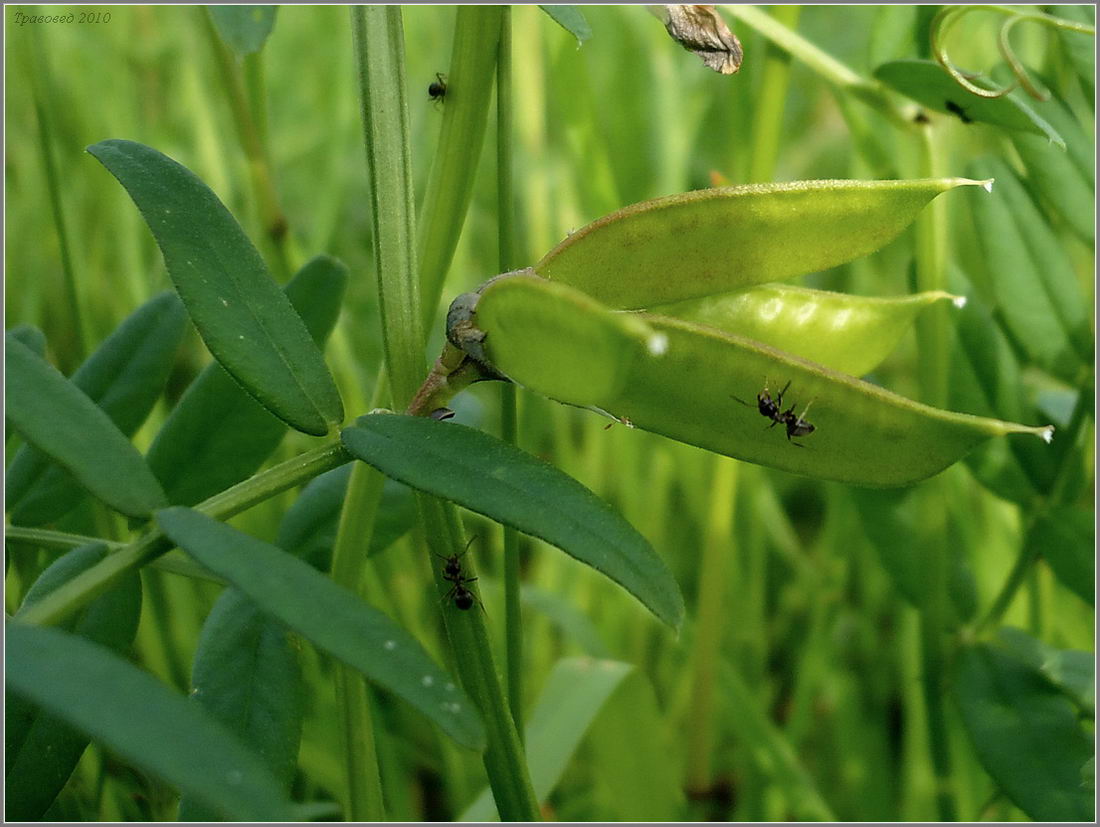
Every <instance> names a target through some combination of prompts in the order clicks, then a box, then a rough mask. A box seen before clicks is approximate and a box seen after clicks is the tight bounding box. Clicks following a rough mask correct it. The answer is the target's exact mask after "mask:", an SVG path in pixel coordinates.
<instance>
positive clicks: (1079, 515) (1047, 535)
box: [1027, 506, 1096, 606]
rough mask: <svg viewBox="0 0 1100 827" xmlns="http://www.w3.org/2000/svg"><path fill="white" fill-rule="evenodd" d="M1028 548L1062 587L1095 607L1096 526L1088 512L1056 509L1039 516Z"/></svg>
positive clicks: (1029, 538)
mask: <svg viewBox="0 0 1100 827" xmlns="http://www.w3.org/2000/svg"><path fill="white" fill-rule="evenodd" d="M1027 544H1028V545H1029V546H1031V548H1032V549H1033V550H1035V551H1036V552H1038V553H1039V554H1040V555H1041V556H1042V557H1043V559H1045V560H1046V561H1047V563H1048V564H1049V565H1050V569H1051V571H1053V572H1054V576H1055V577H1057V578H1058V580H1060V581H1061V583H1062V585H1064V586H1065V587H1066V588H1068V589H1069V590H1070V591H1072V592H1073V593H1074V594H1076V595H1077V596H1078V597H1080V598H1081V599H1082V600H1084V601H1085V602H1086V603H1088V604H1089V605H1090V606H1094V605H1095V601H1096V593H1095V591H1094V589H1095V587H1096V522H1095V512H1094V511H1093V509H1091V508H1082V507H1080V506H1059V507H1057V508H1053V509H1051V510H1050V511H1048V512H1047V513H1045V514H1042V515H1040V516H1039V517H1038V518H1037V519H1036V520H1035V523H1034V525H1033V526H1032V527H1031V531H1030V533H1029V534H1028V536H1027Z"/></svg>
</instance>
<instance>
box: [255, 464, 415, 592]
mask: <svg viewBox="0 0 1100 827" xmlns="http://www.w3.org/2000/svg"><path fill="white" fill-rule="evenodd" d="M352 467H353V465H352V464H351V463H349V464H347V465H341V466H340V467H339V468H334V469H333V470H331V471H326V472H325V473H324V474H321V475H320V476H318V477H316V478H314V479H313V480H311V481H310V483H309V485H307V486H306V487H305V488H304V489H303V490H302V493H301V494H300V495H299V497H298V499H297V500H295V501H294V505H292V506H291V507H290V508H289V509H288V510H287V512H286V514H285V515H284V516H283V519H282V522H280V523H279V535H278V537H277V538H276V539H275V545H277V546H278V547H279V548H281V549H283V550H285V551H289V552H290V553H291V554H293V555H294V556H295V557H300V558H301V559H302V560H305V561H306V562H307V563H309V564H310V565H311V566H313V567H314V568H317V569H320V570H321V571H328V570H329V563H330V562H331V559H332V547H333V545H334V544H335V542H336V530H337V528H338V525H339V522H340V511H341V509H342V508H343V505H344V494H345V493H346V492H347V488H348V478H349V477H350V476H351V469H352ZM415 522H416V501H415V499H414V498H413V493H412V491H410V490H409V489H408V488H407V487H406V486H404V485H401V483H399V482H396V481H394V480H391V479H387V480H386V482H385V486H384V488H383V489H382V501H381V503H380V504H379V506H378V514H377V516H376V517H375V520H374V531H373V533H372V534H371V540H370V549H369V550H368V552H367V554H368V556H369V555H375V554H378V553H379V552H382V551H385V550H386V549H387V548H389V547H390V546H391V545H393V543H395V542H397V541H398V540H399V539H401V538H402V537H403V536H405V534H406V533H407V532H408V531H409V529H411V528H412V527H413V523H415Z"/></svg>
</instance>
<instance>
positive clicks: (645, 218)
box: [535, 178, 981, 310]
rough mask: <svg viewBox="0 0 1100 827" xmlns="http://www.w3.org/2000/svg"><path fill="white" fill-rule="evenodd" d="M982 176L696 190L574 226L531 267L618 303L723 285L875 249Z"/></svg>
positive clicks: (785, 274) (705, 292)
mask: <svg viewBox="0 0 1100 827" xmlns="http://www.w3.org/2000/svg"><path fill="white" fill-rule="evenodd" d="M980 183H981V182H979V181H969V180H967V179H964V178H934V179H925V180H915V181H799V182H795V183H790V184H752V185H749V186H743V187H723V188H720V189H708V190H697V191H695V192H688V193H683V194H682V195H673V196H669V197H666V198H657V199H654V200H653V201H643V202H642V203H640V204H633V205H631V206H629V207H624V208H623V209H621V210H618V211H617V212H613V213H611V214H610V215H606V216H604V217H603V218H601V219H599V220H597V221H594V222H592V223H591V224H589V225H588V226H586V227H582V228H581V229H580V230H577V231H576V232H575V233H572V234H571V235H570V236H569V237H568V238H566V239H565V241H563V242H562V243H561V244H559V245H558V246H557V247H555V248H554V249H553V250H551V251H550V252H549V253H547V254H546V256H544V257H543V259H542V261H540V262H539V263H538V264H536V265H535V270H536V272H537V273H538V274H539V275H540V276H543V277H545V278H548V279H551V280H552V281H559V282H561V283H563V284H567V285H569V286H571V287H575V288H577V289H578V290H581V291H583V292H585V293H587V294H588V295H590V296H592V297H593V298H595V299H597V300H598V301H600V302H603V303H604V304H606V305H608V306H610V307H612V308H614V309H617V310H632V309H644V308H648V307H650V306H652V305H656V304H669V303H671V302H677V301H683V300H685V299H692V298H698V297H699V296H710V295H714V294H716V293H728V292H730V291H732V290H737V289H739V288H742V287H749V286H751V285H754V284H761V283H763V282H768V281H782V280H783V279H788V278H791V277H793V276H799V275H802V274H804V273H812V272H814V271H816V270H824V269H825V268H827V267H835V266H836V265H838V264H844V263H845V262H848V261H851V260H852V259H856V258H859V257H860V256H865V255H867V254H868V253H872V252H874V251H875V250H877V249H879V248H880V247H882V246H884V245H886V244H887V243H888V242H890V241H891V240H893V239H894V238H895V237H896V236H897V235H898V234H899V233H900V232H901V231H902V230H904V229H905V228H906V227H907V226H909V224H910V223H911V222H912V221H913V219H914V218H915V217H916V215H917V213H919V212H920V211H921V209H922V208H923V207H924V206H925V204H927V203H928V202H929V201H931V200H932V199H933V198H935V197H936V196H937V195H939V194H940V193H942V192H946V191H947V190H949V189H953V188H954V187H958V186H965V185H974V184H980Z"/></svg>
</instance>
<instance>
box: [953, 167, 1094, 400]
mask: <svg viewBox="0 0 1100 827" xmlns="http://www.w3.org/2000/svg"><path fill="white" fill-rule="evenodd" d="M969 169H970V171H971V172H973V173H976V174H988V175H989V177H991V178H996V179H997V184H996V187H995V189H994V193H993V197H992V198H982V199H977V200H974V201H973V202H972V204H971V208H972V212H973V215H974V222H975V225H976V226H977V229H978V240H979V242H980V244H981V249H982V253H983V260H984V262H985V265H986V266H985V268H984V271H983V272H981V273H975V274H974V275H975V276H982V278H981V280H980V281H978V282H977V284H978V286H979V287H982V288H984V289H985V291H986V292H987V293H988V294H989V295H990V296H991V297H992V299H993V303H994V304H995V305H996V306H997V307H998V308H999V309H1000V310H1001V312H1002V314H1003V316H1004V320H1005V324H1006V326H1007V328H1008V331H1009V332H1010V333H1011V334H1012V336H1013V338H1014V339H1015V340H1016V341H1017V342H1018V343H1019V345H1020V346H1021V347H1022V348H1023V349H1024V351H1025V352H1026V353H1027V354H1028V355H1029V356H1030V357H1031V358H1032V359H1034V360H1035V362H1036V363H1037V364H1039V365H1040V366H1041V367H1043V368H1045V369H1046V370H1049V371H1051V372H1052V373H1054V374H1056V375H1057V376H1060V377H1062V378H1064V379H1066V380H1068V381H1070V382H1071V383H1076V378H1077V374H1078V372H1079V371H1080V370H1081V368H1082V366H1083V364H1085V363H1088V362H1091V360H1092V349H1093V345H1092V324H1091V322H1090V321H1089V315H1088V309H1087V304H1086V303H1085V301H1084V297H1083V296H1082V294H1081V288H1080V285H1079V283H1078V280H1077V275H1076V273H1075V272H1074V268H1073V265H1072V263H1071V262H1070V260H1069V258H1068V256H1067V254H1066V252H1065V249H1064V247H1063V245H1062V244H1061V243H1060V242H1059V240H1058V238H1057V237H1056V236H1055V235H1054V233H1053V232H1052V231H1051V229H1050V226H1049V224H1047V221H1046V219H1045V217H1044V216H1043V214H1042V213H1041V212H1040V211H1039V210H1038V208H1036V206H1035V204H1034V202H1033V201H1032V200H1031V197H1030V196H1029V195H1028V193H1027V191H1026V190H1025V189H1024V187H1023V185H1022V184H1021V183H1020V181H1019V179H1018V178H1017V177H1016V174H1015V173H1014V172H1013V171H1012V169H1011V168H1010V167H1009V166H1008V165H1007V164H1006V163H1004V162H1003V161H1002V160H1001V159H999V158H985V159H981V160H979V161H975V162H973V163H972V164H971V165H970V167H969Z"/></svg>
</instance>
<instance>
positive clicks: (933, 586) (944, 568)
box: [914, 124, 956, 821]
mask: <svg viewBox="0 0 1100 827" xmlns="http://www.w3.org/2000/svg"><path fill="white" fill-rule="evenodd" d="M918 134H919V141H920V161H919V164H920V168H919V171H918V175H919V177H928V178H932V177H935V176H936V175H939V174H940V173H941V172H942V169H941V166H942V163H941V159H940V157H939V154H938V149H939V147H938V143H937V140H936V139H937V136H936V135H935V133H934V132H933V127H932V125H931V124H925V125H924V126H923V127H921V129H920V132H919V133H918ZM947 204H948V202H947V200H946V199H940V200H939V202H938V203H935V202H934V203H932V204H930V205H929V206H928V208H927V209H926V210H925V211H924V212H923V213H922V214H921V215H920V216H918V218H917V220H916V223H915V227H914V232H915V234H916V277H917V290H920V291H925V290H942V289H944V287H945V286H946V283H947V212H946V209H947ZM946 312H947V311H946V310H945V309H944V308H942V307H932V308H929V312H928V313H922V314H921V317H920V318H919V319H917V325H916V332H917V348H918V352H919V353H920V359H919V360H918V363H917V364H918V379H919V382H920V388H921V398H922V400H923V401H924V402H926V403H927V404H929V405H934V406H936V407H943V406H944V404H945V402H946V400H947V376H948V371H949V364H948V353H947V342H948V320H947V316H946ZM943 495H944V489H943V488H942V486H940V487H926V488H925V489H924V490H922V492H921V500H920V509H921V512H922V513H923V515H924V519H923V520H922V523H923V525H924V526H925V529H926V536H930V535H932V534H934V533H936V531H935V528H933V527H934V526H937V525H945V516H944V515H945V514H947V513H949V511H950V504H949V503H948V502H947V501H946V497H944V496H943ZM926 552H927V553H926V554H925V580H924V588H925V594H924V600H923V602H922V605H921V613H920V645H921V653H920V658H921V689H922V691H923V695H924V702H925V707H926V709H927V712H928V720H927V723H928V748H929V752H930V753H931V759H932V768H933V771H934V773H935V777H936V791H935V797H936V807H937V811H938V814H939V819H940V820H941V821H954V820H955V818H956V807H955V799H954V795H953V794H952V792H951V789H950V784H951V765H952V761H951V744H950V741H949V739H948V725H947V710H946V705H945V690H946V683H945V681H944V676H945V674H946V672H947V662H948V654H947V651H946V649H947V641H946V639H945V634H946V631H947V628H948V615H949V607H948V605H947V601H948V560H947V550H946V549H945V548H944V546H943V544H942V543H940V542H936V541H932V542H930V543H928V544H926Z"/></svg>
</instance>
